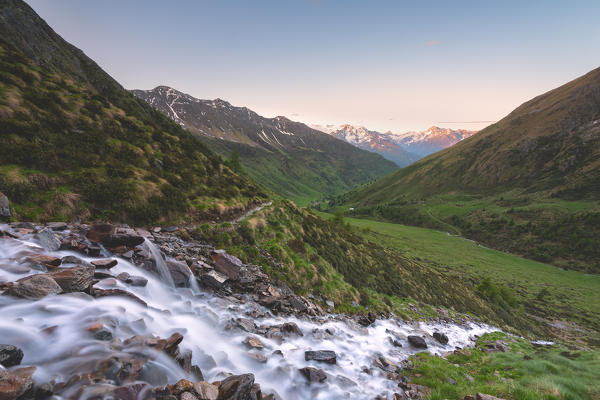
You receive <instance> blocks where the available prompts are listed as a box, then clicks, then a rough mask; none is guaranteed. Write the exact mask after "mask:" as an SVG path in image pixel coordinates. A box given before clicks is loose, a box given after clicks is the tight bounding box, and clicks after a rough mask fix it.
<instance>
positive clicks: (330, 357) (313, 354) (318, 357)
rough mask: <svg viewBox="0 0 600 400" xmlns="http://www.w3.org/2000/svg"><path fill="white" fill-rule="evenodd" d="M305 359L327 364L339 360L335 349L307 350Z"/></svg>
mask: <svg viewBox="0 0 600 400" xmlns="http://www.w3.org/2000/svg"><path fill="white" fill-rule="evenodd" d="M304 359H305V360H306V361H310V360H313V361H319V362H325V363H327V364H335V363H336V362H337V356H336V354H335V351H331V350H317V351H310V350H309V351H305V352H304Z"/></svg>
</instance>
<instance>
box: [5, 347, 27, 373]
mask: <svg viewBox="0 0 600 400" xmlns="http://www.w3.org/2000/svg"><path fill="white" fill-rule="evenodd" d="M22 359H23V350H21V349H19V348H18V347H17V346H13V345H11V344H0V364H1V365H2V366H4V367H6V368H8V367H14V366H15V365H19V364H21V360H22Z"/></svg>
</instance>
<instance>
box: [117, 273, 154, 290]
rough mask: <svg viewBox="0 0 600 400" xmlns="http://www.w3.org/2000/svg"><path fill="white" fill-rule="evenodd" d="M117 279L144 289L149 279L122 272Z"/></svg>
mask: <svg viewBox="0 0 600 400" xmlns="http://www.w3.org/2000/svg"><path fill="white" fill-rule="evenodd" d="M117 279H118V280H120V281H121V282H124V283H126V284H128V285H131V286H137V287H144V286H146V285H147V284H148V279H146V278H144V277H143V276H137V275H133V276H131V275H129V274H128V273H127V272H121V273H120V274H119V275H117Z"/></svg>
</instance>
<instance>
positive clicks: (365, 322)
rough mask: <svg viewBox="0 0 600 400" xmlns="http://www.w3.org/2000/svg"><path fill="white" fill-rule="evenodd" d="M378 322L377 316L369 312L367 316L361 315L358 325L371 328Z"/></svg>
mask: <svg viewBox="0 0 600 400" xmlns="http://www.w3.org/2000/svg"><path fill="white" fill-rule="evenodd" d="M376 320H377V316H376V315H375V314H374V313H373V312H371V311H369V312H368V313H367V314H366V315H361V316H360V317H358V323H359V324H361V325H362V326H369V325H371V324H372V323H373V322H375V321H376Z"/></svg>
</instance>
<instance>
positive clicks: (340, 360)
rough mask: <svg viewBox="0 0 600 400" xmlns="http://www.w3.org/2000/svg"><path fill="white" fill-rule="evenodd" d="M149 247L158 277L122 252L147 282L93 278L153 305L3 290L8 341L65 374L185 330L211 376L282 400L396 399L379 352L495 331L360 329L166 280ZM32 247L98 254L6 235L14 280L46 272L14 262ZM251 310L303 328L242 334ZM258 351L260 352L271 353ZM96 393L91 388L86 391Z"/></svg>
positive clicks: (168, 369) (170, 372)
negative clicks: (101, 335) (306, 370)
mask: <svg viewBox="0 0 600 400" xmlns="http://www.w3.org/2000/svg"><path fill="white" fill-rule="evenodd" d="M0 230H10V227H8V226H0ZM146 247H147V248H148V250H149V251H150V252H151V253H152V255H153V257H154V259H155V260H156V265H157V268H158V271H160V276H156V275H155V274H153V273H150V272H148V271H146V270H144V269H141V268H139V267H137V266H135V265H134V264H132V263H131V262H129V261H127V260H126V259H122V258H119V259H118V264H117V265H116V266H115V267H114V268H112V269H111V270H110V273H111V274H113V275H115V276H116V275H118V274H120V273H123V272H126V273H128V274H130V275H132V276H142V277H144V278H145V279H147V280H148V282H147V284H146V286H143V287H142V286H129V285H127V284H125V283H123V282H121V281H119V280H117V279H112V278H105V279H103V280H101V281H100V282H98V283H96V284H95V285H94V286H95V287H96V288H99V289H123V290H126V291H128V292H130V293H132V294H134V295H135V296H137V297H138V298H139V299H141V300H143V301H144V302H146V303H147V307H144V306H143V305H142V304H140V303H139V302H136V301H133V300H130V299H128V298H126V297H116V296H113V297H110V296H109V297H101V298H93V297H92V296H90V295H88V294H85V293H82V292H78V293H68V294H61V295H55V296H47V297H44V298H42V299H40V300H35V301H32V300H25V299H17V298H13V297H9V296H0V315H1V318H0V343H5V344H12V345H15V346H18V347H19V348H21V349H22V350H23V352H24V358H23V361H22V364H23V365H35V366H37V370H36V372H35V374H34V380H35V381H36V382H40V383H43V382H47V381H51V380H54V381H56V382H61V381H66V380H68V379H69V377H70V376H72V375H73V374H75V373H85V372H91V371H93V370H94V369H95V368H98V365H99V363H100V362H102V361H103V360H106V359H107V358H108V357H111V355H113V354H115V352H121V353H123V352H125V353H126V352H128V351H129V352H131V351H136V352H144V351H146V352H151V350H144V349H140V348H136V349H135V350H128V349H127V348H120V347H119V343H123V341H125V340H126V339H127V338H130V337H132V336H134V335H142V336H143V335H150V334H151V335H155V336H159V337H162V338H164V337H168V336H170V335H171V334H173V333H174V332H179V333H181V334H182V335H183V336H184V339H183V342H182V343H181V344H180V348H181V349H183V350H191V351H192V354H193V358H192V362H193V364H196V365H198V366H199V367H200V369H201V370H202V372H203V374H204V378H205V380H207V381H214V380H221V379H223V378H224V377H226V376H227V374H229V373H233V374H242V373H248V372H252V373H254V375H255V377H256V382H257V383H260V385H261V388H262V390H263V393H265V392H266V393H269V392H273V391H274V392H277V393H278V394H279V395H280V396H281V397H282V398H284V399H292V400H294V399H337V398H352V399H362V398H365V399H372V398H374V397H375V396H377V395H383V396H386V397H387V398H392V396H393V393H395V392H397V391H398V384H397V382H394V381H391V380H388V379H386V377H385V375H384V373H383V372H382V371H380V370H378V369H377V368H373V367H372V366H373V360H374V359H376V358H377V357H379V356H383V357H385V358H386V359H389V360H392V361H393V362H396V363H397V362H399V361H401V360H403V359H405V358H407V357H408V356H409V355H410V354H413V353H415V352H417V351H418V350H417V349H415V348H412V347H411V346H410V344H408V342H407V340H406V336H407V335H409V334H418V335H422V336H425V337H427V338H428V339H427V343H428V345H429V348H428V351H430V352H432V353H442V352H446V351H452V350H454V349H455V347H464V346H469V345H471V344H472V343H473V337H474V336H475V335H481V334H483V333H485V332H489V331H492V330H494V329H493V328H491V327H489V326H485V325H476V324H474V323H471V324H468V325H464V326H459V325H453V324H438V323H423V322H415V323H407V322H401V321H398V320H393V319H387V320H379V321H377V322H375V323H374V324H372V325H371V326H369V327H368V328H362V327H360V326H356V325H355V324H353V323H351V321H349V320H345V319H344V318H341V317H340V316H335V315H330V316H328V317H326V318H319V319H317V318H314V319H308V318H297V317H282V316H273V315H272V314H271V313H270V312H269V311H268V310H267V309H264V308H262V307H261V306H258V305H256V304H255V303H244V302H242V301H240V300H237V299H235V298H233V297H226V298H222V297H217V296H215V295H212V294H209V293H208V292H203V291H201V290H200V289H198V287H192V288H175V287H174V286H173V280H172V279H165V278H170V275H169V274H168V271H169V270H168V267H167V265H166V264H165V261H164V260H163V259H162V256H161V255H160V251H159V250H158V248H157V247H156V246H155V245H154V244H153V243H151V242H150V241H148V240H147V241H146ZM24 250H30V251H31V250H33V251H36V252H38V253H40V252H44V253H45V254H51V255H54V256H57V257H65V256H68V255H72V256H77V257H79V258H81V259H83V260H84V261H88V262H91V261H92V260H93V258H90V257H85V256H82V255H81V254H79V253H74V252H69V251H57V252H49V251H46V250H44V249H42V248H41V247H40V246H39V243H36V242H35V239H34V237H33V235H31V234H30V235H27V234H26V235H22V236H21V237H20V238H18V239H13V238H0V281H4V282H9V281H15V280H17V279H20V278H23V277H24V276H27V275H31V274H36V273H40V272H41V271H36V270H25V269H24V268H22V267H21V266H20V265H19V264H18V263H17V262H16V261H15V260H16V259H18V258H19V252H23V251H24ZM65 267H69V266H68V265H66V266H65ZM249 315H254V316H255V317H254V318H253V321H254V323H255V324H256V325H257V326H271V325H277V324H282V323H285V322H294V323H296V324H297V326H298V327H299V328H300V330H301V331H302V333H303V336H296V335H291V336H285V337H283V339H281V338H276V337H272V338H268V337H265V336H263V335H258V334H253V333H248V332H244V331H243V330H241V329H239V328H238V327H237V326H236V324H235V323H232V321H235V320H236V319H238V318H240V317H243V318H248V317H249ZM98 323H101V324H102V325H103V326H104V327H106V329H107V330H109V331H110V333H111V334H112V340H110V341H106V340H99V339H98V338H96V337H95V336H94V335H93V334H92V333H91V332H90V331H89V329H88V328H89V327H90V326H92V325H94V324H98ZM434 331H442V332H444V333H445V334H446V335H447V336H448V338H449V341H448V344H447V345H442V344H440V343H438V342H436V341H433V340H431V338H430V335H431V334H432V333H433V332H434ZM390 335H393V336H394V337H395V338H397V340H398V341H399V342H400V343H401V344H402V347H396V346H394V345H393V344H392V343H391V341H390ZM247 337H255V338H259V340H260V341H261V342H262V344H263V345H264V348H263V349H261V350H257V349H254V350H249V348H248V347H247V346H246V345H245V344H243V343H242V342H243V341H244V339H246V338H247ZM306 350H333V351H335V353H336V355H337V363H336V364H326V363H317V362H316V361H305V358H304V355H305V351H306ZM250 353H254V354H258V353H260V354H262V355H264V358H263V357H256V356H252V355H250ZM149 357H150V355H149ZM150 358H151V359H150V361H148V362H147V363H145V365H144V366H143V369H142V373H141V375H140V377H139V379H140V380H143V381H145V382H148V383H150V384H151V385H152V386H155V387H156V386H164V385H165V384H167V383H169V384H172V383H174V382H176V381H178V380H179V379H182V378H187V379H193V378H192V377H190V376H188V375H187V374H186V372H184V371H183V370H182V369H181V368H180V366H179V365H177V364H176V363H175V362H174V361H173V359H172V358H170V357H168V356H166V355H164V354H161V355H159V356H158V357H156V354H153V356H152V357H150ZM306 366H313V367H316V368H320V369H322V370H324V371H325V373H326V374H327V379H326V380H325V382H323V383H314V382H313V383H310V384H309V383H307V381H306V379H305V377H304V376H303V375H302V374H301V373H300V372H299V369H300V368H303V367H306ZM93 395H94V393H91V392H90V393H88V392H84V393H83V394H82V395H81V396H83V398H86V397H93Z"/></svg>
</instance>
